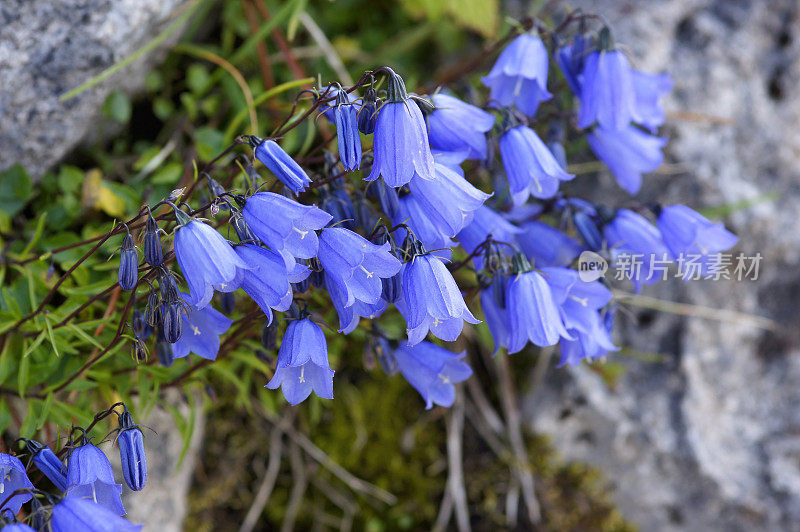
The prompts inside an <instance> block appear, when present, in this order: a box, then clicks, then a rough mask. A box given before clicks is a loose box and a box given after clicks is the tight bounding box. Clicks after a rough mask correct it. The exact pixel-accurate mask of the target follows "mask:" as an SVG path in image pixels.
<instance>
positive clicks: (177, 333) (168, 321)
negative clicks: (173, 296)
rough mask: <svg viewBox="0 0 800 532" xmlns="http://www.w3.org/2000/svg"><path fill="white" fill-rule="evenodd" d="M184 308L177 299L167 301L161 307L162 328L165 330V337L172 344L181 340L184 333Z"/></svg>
mask: <svg viewBox="0 0 800 532" xmlns="http://www.w3.org/2000/svg"><path fill="white" fill-rule="evenodd" d="M182 310H183V309H182V308H181V304H180V303H179V302H177V301H175V302H172V303H165V304H164V305H162V307H161V330H162V331H164V338H165V339H166V340H167V341H168V342H169V343H171V344H174V343H175V342H177V341H178V340H180V339H181V334H183V319H182V316H181V312H182Z"/></svg>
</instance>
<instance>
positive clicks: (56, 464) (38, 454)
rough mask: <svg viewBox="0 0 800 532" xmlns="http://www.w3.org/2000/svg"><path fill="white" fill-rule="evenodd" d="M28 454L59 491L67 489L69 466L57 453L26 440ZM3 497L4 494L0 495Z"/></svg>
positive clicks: (35, 442) (47, 447)
mask: <svg viewBox="0 0 800 532" xmlns="http://www.w3.org/2000/svg"><path fill="white" fill-rule="evenodd" d="M25 444H26V446H27V449H28V452H29V453H30V454H31V456H32V457H33V464H34V465H35V466H36V468H37V469H38V470H39V471H41V472H42V473H43V474H44V476H46V477H47V478H48V479H49V480H50V482H52V483H53V485H54V486H55V487H56V488H57V489H58V491H65V490H66V489H67V466H66V465H64V462H62V461H61V459H60V458H59V457H58V456H56V453H54V452H53V450H52V449H51V448H50V447H49V446H47V445H42V444H41V443H39V442H37V441H34V440H25ZM0 495H2V494H0Z"/></svg>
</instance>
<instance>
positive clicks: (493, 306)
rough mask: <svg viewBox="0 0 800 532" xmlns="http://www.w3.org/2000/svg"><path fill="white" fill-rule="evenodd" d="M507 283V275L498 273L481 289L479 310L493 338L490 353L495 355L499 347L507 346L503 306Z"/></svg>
mask: <svg viewBox="0 0 800 532" xmlns="http://www.w3.org/2000/svg"><path fill="white" fill-rule="evenodd" d="M507 284H508V276H506V275H504V274H498V275H496V276H495V277H494V278H493V279H492V284H491V285H489V287H488V288H484V289H483V290H481V310H483V317H484V319H485V320H486V325H488V326H489V332H490V333H491V335H492V340H494V351H493V352H492V355H496V354H497V352H498V351H499V350H500V348H501V347H508V340H509V333H508V315H507V313H506V306H505V299H506V294H505V292H506V286H507Z"/></svg>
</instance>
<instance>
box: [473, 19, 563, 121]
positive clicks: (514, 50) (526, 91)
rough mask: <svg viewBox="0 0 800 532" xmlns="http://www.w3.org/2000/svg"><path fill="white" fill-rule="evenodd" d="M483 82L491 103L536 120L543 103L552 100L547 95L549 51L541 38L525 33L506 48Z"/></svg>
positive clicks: (548, 94)
mask: <svg viewBox="0 0 800 532" xmlns="http://www.w3.org/2000/svg"><path fill="white" fill-rule="evenodd" d="M481 81H482V82H483V84H484V85H486V86H487V87H489V88H490V89H491V98H492V100H494V101H496V102H498V103H499V104H500V105H503V106H506V107H507V106H511V105H516V106H517V109H519V110H520V111H522V112H523V113H525V115H527V116H533V115H535V114H536V110H537V109H538V108H539V103H540V102H543V101H545V100H549V99H550V98H552V97H553V95H552V94H550V93H549V92H548V91H547V48H546V47H545V45H544V43H543V42H542V40H541V39H540V38H539V37H535V36H533V35H530V34H528V33H523V34H522V35H520V36H519V37H517V38H516V39H514V40H513V41H511V42H510V43H509V44H508V46H506V47H505V49H504V50H503V51H502V52H501V53H500V56H499V57H498V58H497V61H496V62H495V64H494V66H493V67H492V70H491V72H489V75H488V76H485V77H483V78H481Z"/></svg>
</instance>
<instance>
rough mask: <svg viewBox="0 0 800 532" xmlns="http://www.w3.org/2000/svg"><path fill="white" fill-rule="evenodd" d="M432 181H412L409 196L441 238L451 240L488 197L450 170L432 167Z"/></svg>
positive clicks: (436, 165)
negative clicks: (436, 229) (434, 173)
mask: <svg viewBox="0 0 800 532" xmlns="http://www.w3.org/2000/svg"><path fill="white" fill-rule="evenodd" d="M434 166H435V168H436V179H434V180H431V181H428V180H425V179H412V180H411V183H409V188H410V189H411V195H412V196H415V198H416V201H417V203H418V204H419V206H420V207H421V208H422V210H423V211H424V212H425V214H426V218H428V219H429V220H431V221H432V222H433V224H434V225H435V226H437V227H438V228H439V229H440V231H441V232H442V233H444V235H445V236H448V237H454V236H456V235H457V234H458V232H459V231H461V230H462V229H463V228H464V226H466V225H469V223H470V222H471V221H472V213H473V212H474V211H475V210H477V209H478V208H479V207H480V206H481V205H483V203H484V202H485V201H486V200H487V199H489V198H490V197H491V194H486V193H484V192H481V191H480V190H478V189H477V188H475V187H474V186H472V185H471V184H470V183H469V181H467V180H466V179H464V178H463V177H461V176H460V175H458V174H457V173H456V172H454V171H453V170H451V169H450V168H448V167H446V166H444V165H441V164H439V163H436V164H435V165H434Z"/></svg>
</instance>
